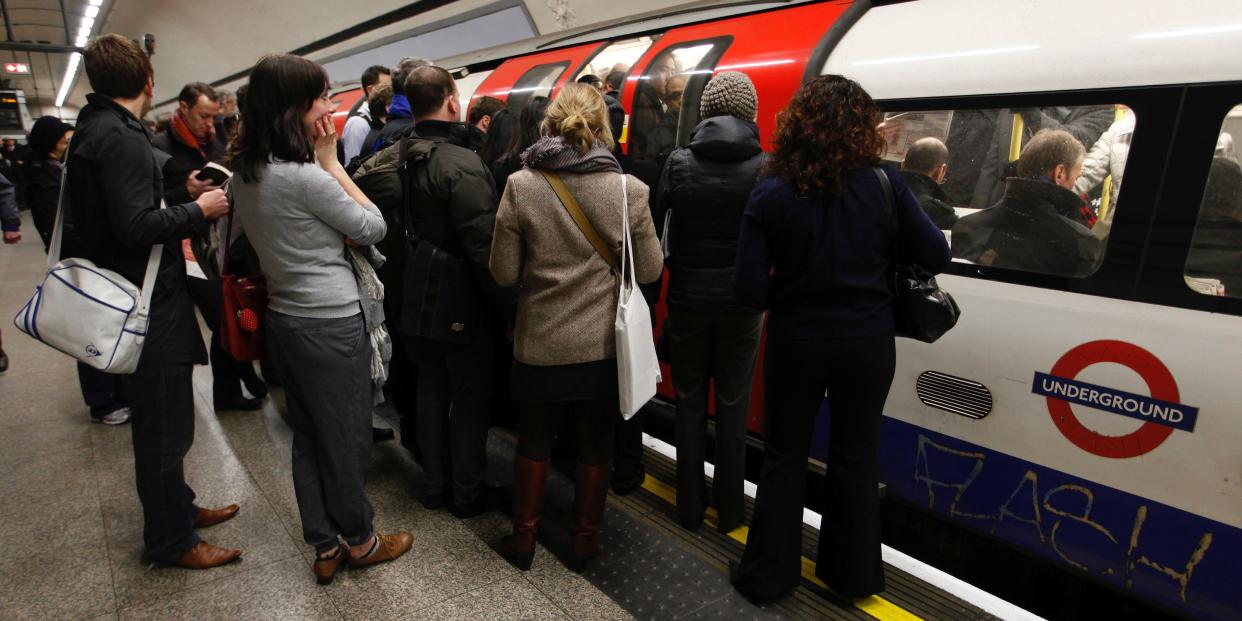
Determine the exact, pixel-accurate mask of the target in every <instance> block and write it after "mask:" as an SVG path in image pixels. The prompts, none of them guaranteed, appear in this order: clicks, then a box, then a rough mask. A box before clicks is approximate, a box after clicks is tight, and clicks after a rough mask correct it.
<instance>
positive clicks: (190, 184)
mask: <svg viewBox="0 0 1242 621" xmlns="http://www.w3.org/2000/svg"><path fill="white" fill-rule="evenodd" d="M219 111H220V104H219V97H218V96H217V94H216V90H215V89H214V88H212V87H211V86H210V85H207V84H204V83H202V82H191V83H189V84H186V85H185V87H184V88H182V89H181V94H180V95H178V96H177V110H176V111H175V112H173V117H172V122H170V123H169V124H168V127H167V128H165V129H164V131H162V132H160V133H159V134H157V135H156V136H155V138H154V139H153V140H152V141H151V144H152V145H153V146H154V147H155V148H156V149H158V150H159V151H160V152H161V153H163V154H166V155H167V156H168V157H167V158H166V161H165V162H164V163H163V171H164V200H165V201H166V202H168V203H169V204H180V203H187V202H189V201H193V200H196V199H197V198H198V197H199V196H201V195H202V194H203V193H204V192H206V191H209V190H213V189H216V186H215V185H212V182H211V181H203V180H199V179H197V178H196V175H197V174H198V172H199V171H200V170H202V169H203V168H204V167H205V166H207V164H208V163H212V162H219V161H220V160H221V159H222V158H223V156H224V144H223V143H222V142H221V141H220V140H219V136H217V134H216V125H215V121H216V115H217V114H218V113H219ZM189 245H190V249H191V251H192V252H193V255H194V260H193V261H192V263H193V265H188V269H187V273H186V282H187V283H189V288H190V297H191V298H192V299H193V300H194V306H196V307H198V312H199V313H200V314H202V316H203V322H204V323H206V324H207V328H208V329H209V330H211V376H212V386H211V393H212V397H213V399H212V400H213V402H214V403H215V408H216V411H217V412H220V411H224V410H257V409H259V408H260V407H262V401H261V399H262V398H263V397H265V396H267V387H266V386H265V385H264V383H263V381H262V380H260V379H259V377H258V375H256V374H255V372H254V365H252V364H251V363H249V362H238V361H236V360H234V359H233V358H232V357H231V356H229V354H228V352H226V351H224V347H223V346H222V345H221V343H220V337H219V334H220V330H219V327H220V313H221V308H222V307H223V305H224V300H223V299H222V298H221V294H220V271H219V270H218V269H217V268H216V262H215V256H216V252H215V251H216V247H215V244H213V243H212V242H211V235H210V233H209V232H208V231H207V230H206V229H204V230H203V231H201V232H198V233H195V234H194V235H192V236H191V237H190V239H189ZM241 381H245V382H246V388H247V389H248V390H250V393H251V394H252V395H254V398H250V399H247V398H246V397H245V396H244V395H242V392H241Z"/></svg>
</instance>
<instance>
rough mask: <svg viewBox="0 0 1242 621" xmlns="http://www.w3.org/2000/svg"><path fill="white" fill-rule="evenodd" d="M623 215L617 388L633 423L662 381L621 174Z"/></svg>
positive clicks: (618, 300) (622, 411)
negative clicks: (636, 266) (636, 270)
mask: <svg viewBox="0 0 1242 621" xmlns="http://www.w3.org/2000/svg"><path fill="white" fill-rule="evenodd" d="M621 201H622V205H623V206H622V209H621V213H622V216H623V217H624V223H623V228H622V231H623V233H622V239H623V241H622V244H621V287H620V292H619V293H618V295H617V321H616V324H615V328H616V334H617V386H618V388H619V389H620V396H621V415H622V416H624V417H625V418H626V420H629V419H630V418H631V417H633V416H634V414H636V413H637V412H638V410H639V409H641V408H642V407H643V406H644V405H646V404H647V402H648V401H650V400H651V398H652V397H654V396H655V394H656V386H657V385H658V384H659V383H660V381H661V379H662V378H661V376H660V360H659V359H658V358H657V357H656V348H655V338H654V337H653V336H652V332H651V314H650V311H649V310H648V309H647V301H646V300H645V299H643V294H642V292H641V291H639V289H638V281H637V277H636V276H635V274H634V243H633V240H632V239H631V237H630V199H629V193H628V192H627V191H626V176H625V175H621Z"/></svg>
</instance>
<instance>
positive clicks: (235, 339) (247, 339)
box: [217, 216, 267, 362]
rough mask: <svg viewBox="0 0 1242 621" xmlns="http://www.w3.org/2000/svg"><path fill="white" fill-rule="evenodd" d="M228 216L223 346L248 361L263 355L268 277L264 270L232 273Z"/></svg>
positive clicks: (222, 283) (223, 276) (222, 280)
mask: <svg viewBox="0 0 1242 621" xmlns="http://www.w3.org/2000/svg"><path fill="white" fill-rule="evenodd" d="M234 217H235V216H230V217H229V226H228V232H227V233H225V236H224V242H223V243H224V267H223V268H222V269H221V270H220V272H221V273H220V292H221V294H222V296H223V298H224V303H223V304H222V305H221V309H222V312H221V317H220V330H219V334H218V335H217V336H219V338H220V346H221V347H223V348H224V351H226V352H228V353H229V355H230V356H232V357H233V359H234V360H237V361H239V362H249V361H252V360H258V359H259V358H261V357H262V356H263V314H264V312H265V311H266V310H267V278H266V277H264V276H263V274H255V275H253V276H238V275H237V274H230V273H229V267H230V266H229V247H230V246H232V244H231V243H229V241H230V240H231V239H232V237H233V218H234Z"/></svg>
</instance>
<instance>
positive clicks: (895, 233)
mask: <svg viewBox="0 0 1242 621" xmlns="http://www.w3.org/2000/svg"><path fill="white" fill-rule="evenodd" d="M871 171H872V172H874V173H875V176H876V178H877V179H879V181H880V190H881V192H883V194H884V206H885V207H887V208H888V221H889V229H890V230H891V231H892V233H891V236H892V240H893V266H894V267H895V266H896V265H897V264H898V263H900V262H901V229H900V228H899V227H898V226H897V206H896V205H894V204H893V203H894V202H896V201H895V200H894V198H893V184H892V182H891V181H889V180H888V173H886V172H884V169H883V168H880V167H879V166H876V167H874V168H872V169H871Z"/></svg>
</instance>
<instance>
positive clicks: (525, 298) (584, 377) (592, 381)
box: [491, 84, 663, 571]
mask: <svg viewBox="0 0 1242 621" xmlns="http://www.w3.org/2000/svg"><path fill="white" fill-rule="evenodd" d="M543 133H544V136H545V137H544V138H543V139H542V140H540V141H539V142H537V143H535V144H534V145H533V146H531V147H530V148H529V149H528V150H527V151H526V152H525V153H524V154H523V155H522V159H523V163H524V165H525V167H524V168H523V169H522V170H520V171H518V172H516V173H513V175H511V176H510V177H509V180H508V183H507V184H506V185H505V189H504V195H503V196H502V197H501V199H500V209H499V211H498V212H497V214H496V231H495V235H494V236H493V238H492V256H491V272H492V276H493V277H494V278H495V279H496V282H497V283H498V284H500V285H502V286H520V287H521V293H520V296H519V298H518V308H517V322H516V325H515V329H514V352H513V354H514V358H515V362H514V365H513V375H512V386H513V397H514V399H515V400H516V401H518V402H519V403H521V411H522V415H521V419H522V420H521V428H520V434H519V437H518V446H517V454H516V456H515V457H514V468H513V470H514V475H513V476H514V481H513V513H512V515H511V517H512V519H513V535H511V536H509V537H507V538H506V539H505V541H504V544H503V552H504V554H505V557H506V558H508V559H509V561H510V562H512V563H513V564H514V565H516V566H517V567H519V568H521V569H529V568H530V563H531V559H532V558H533V557H534V554H535V539H536V531H537V529H538V525H539V517H540V513H541V511H542V507H543V498H544V490H545V485H546V481H547V474H548V458H549V455H550V452H551V445H552V439H553V435H554V434H553V429H555V423H556V420H557V418H559V417H561V416H572V417H573V418H574V420H575V422H576V427H577V445H578V466H577V476H576V478H575V481H576V489H575V493H574V526H573V532H572V538H571V541H572V545H571V555H570V558H569V559H568V562H567V564H568V565H569V566H570V568H571V569H574V570H575V571H581V569H582V568H583V567H584V566H585V564H586V563H587V561H589V560H590V559H591V558H593V557H594V556H595V553H596V551H597V550H598V549H599V530H600V526H601V523H602V521H603V514H604V502H605V500H606V498H607V493H608V480H609V471H610V469H611V464H612V452H613V430H614V427H615V425H616V422H617V420H618V419H619V418H620V404H619V403H618V400H617V399H618V397H617V361H616V357H617V352H616V338H615V336H614V333H613V323H614V320H615V317H616V312H617V289H618V286H619V283H620V281H619V280H618V273H617V271H616V270H615V269H613V268H612V267H611V266H610V265H609V261H608V260H606V259H604V258H603V257H601V256H600V254H599V252H597V251H596V250H595V248H594V247H593V246H592V244H591V242H590V241H588V239H587V236H586V235H585V234H584V232H583V231H582V229H580V228H579V227H578V225H577V224H576V223H575V221H574V219H573V217H572V216H571V215H570V213H569V211H568V210H567V208H566V206H565V205H564V204H563V203H562V201H561V200H560V198H558V196H557V193H556V192H555V191H554V190H553V189H552V185H551V184H552V183H553V182H554V180H555V179H559V180H560V181H561V182H563V183H564V185H565V187H566V189H567V190H568V194H569V195H572V197H573V199H574V200H575V202H576V203H577V204H578V205H579V206H580V207H581V209H582V212H583V213H584V214H585V216H586V218H587V220H589V221H590V224H591V228H593V229H594V230H595V231H596V232H597V233H598V235H599V237H600V238H602V239H603V243H604V244H606V245H607V246H609V247H610V248H611V249H612V250H613V252H612V253H611V254H613V255H616V256H617V257H619V256H620V255H621V236H622V229H623V221H622V200H623V199H625V200H628V201H629V214H630V223H629V224H630V230H631V235H632V237H633V245H634V263H635V272H636V274H637V276H638V280H639V282H644V283H646V282H651V281H654V280H656V279H657V278H659V276H660V272H661V270H662V268H663V257H662V254H661V250H660V242H659V240H658V239H657V238H656V233H655V226H654V225H653V224H652V222H651V212H650V210H649V208H648V206H647V195H648V190H647V186H645V185H643V183H642V182H641V181H639V180H638V179H636V178H634V177H628V179H627V180H626V186H628V187H626V190H625V193H624V194H622V187H623V185H622V173H621V166H620V165H619V164H618V163H617V160H616V158H615V157H613V155H612V151H611V148H612V130H611V129H609V126H608V113H607V107H606V106H605V105H604V99H603V97H602V96H601V95H600V94H599V92H598V91H597V90H595V89H594V88H592V87H590V86H589V85H585V84H568V85H566V86H565V87H564V89H563V90H562V91H561V93H560V95H559V96H558V97H557V98H556V100H555V101H554V102H552V105H551V106H550V107H549V108H548V111H547V116H546V118H545V119H544V122H543ZM549 177H551V178H549Z"/></svg>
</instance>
